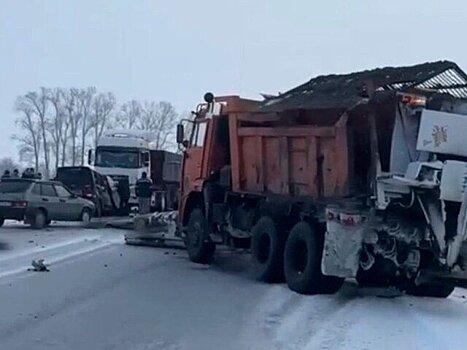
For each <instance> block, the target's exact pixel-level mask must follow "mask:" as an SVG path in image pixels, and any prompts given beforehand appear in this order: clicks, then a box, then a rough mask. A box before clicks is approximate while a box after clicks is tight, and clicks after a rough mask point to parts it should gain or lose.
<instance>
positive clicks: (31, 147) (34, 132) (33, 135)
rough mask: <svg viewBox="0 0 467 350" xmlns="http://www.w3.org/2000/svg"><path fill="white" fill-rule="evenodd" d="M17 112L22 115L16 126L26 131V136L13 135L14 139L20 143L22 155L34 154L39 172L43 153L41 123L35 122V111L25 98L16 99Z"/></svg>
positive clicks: (35, 164) (36, 168)
mask: <svg viewBox="0 0 467 350" xmlns="http://www.w3.org/2000/svg"><path fill="white" fill-rule="evenodd" d="M15 110H16V112H18V113H20V117H18V119H16V125H17V126H18V127H19V128H21V129H22V130H24V131H25V132H26V135H13V139H14V140H17V141H19V143H20V155H23V156H24V155H26V154H28V153H32V154H33V157H34V168H35V170H36V171H37V170H38V169H39V158H40V151H41V136H40V126H39V123H38V122H36V121H35V118H34V110H33V108H32V107H31V106H30V104H29V102H28V101H27V100H26V98H25V97H24V96H19V97H18V98H17V99H16V104H15Z"/></svg>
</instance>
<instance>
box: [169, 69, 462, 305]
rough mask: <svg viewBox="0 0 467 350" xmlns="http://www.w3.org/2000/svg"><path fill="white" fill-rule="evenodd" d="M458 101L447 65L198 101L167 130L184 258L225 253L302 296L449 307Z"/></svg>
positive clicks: (455, 258) (454, 280) (457, 85)
mask: <svg viewBox="0 0 467 350" xmlns="http://www.w3.org/2000/svg"><path fill="white" fill-rule="evenodd" d="M464 98H467V76H466V74H465V73H464V72H463V71H462V70H461V69H460V68H459V67H458V66H457V65H456V64H454V63H452V62H447V61H441V62H434V63H425V64H421V65H417V66H412V67H400V68H383V69H376V70H371V71H364V72H358V73H352V74H346V75H330V76H320V77H317V78H314V79H311V80H310V81H309V82H307V83H305V84H303V85H301V86H299V87H297V88H295V89H292V90H290V91H288V92H286V93H284V94H281V95H279V96H272V97H268V98H266V99H265V100H264V101H253V100H247V99H242V98H239V97H237V96H224V97H215V96H213V95H212V94H210V93H208V94H206V95H205V101H206V103H203V104H200V105H199V106H198V108H197V110H196V112H193V114H194V119H193V120H186V121H184V122H183V123H182V124H180V125H179V126H178V128H177V142H178V143H179V144H180V145H181V146H182V147H183V148H184V158H183V166H182V181H181V200H180V206H179V226H180V228H181V232H182V234H183V237H184V239H185V242H186V246H187V249H188V253H189V257H190V259H191V260H192V261H194V262H197V263H209V262H210V261H211V259H212V257H213V254H214V251H215V246H216V245H217V244H222V245H228V246H231V247H234V248H248V249H251V253H252V257H253V259H252V264H254V270H255V272H256V274H257V277H258V278H259V279H261V280H264V281H267V282H273V281H281V280H283V279H285V281H286V282H287V284H288V285H289V287H290V288H291V289H292V290H294V291H297V292H299V293H304V294H317V293H334V292H336V291H338V290H339V288H340V287H341V285H342V283H343V281H344V279H345V278H356V279H357V281H358V282H359V283H360V284H362V285H372V286H396V287H398V288H400V289H401V290H404V291H406V292H407V293H411V294H416V295H427V296H434V297H446V296H448V295H449V294H450V293H451V291H452V290H453V288H454V286H456V285H464V284H465V280H466V277H465V276H464V273H463V271H464V268H465V267H464V259H463V253H464V240H465V239H466V231H467V215H466V212H467V199H466V197H467V194H466V195H465V196H464V188H465V183H467V142H465V134H466V133H467V117H466V116H465V114H467V104H466V102H465V101H464ZM188 130H190V132H188ZM463 146H464V147H463ZM465 192H467V191H465Z"/></svg>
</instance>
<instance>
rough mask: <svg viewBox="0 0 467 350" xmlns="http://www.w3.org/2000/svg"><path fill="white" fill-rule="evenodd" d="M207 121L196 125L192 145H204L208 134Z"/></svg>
mask: <svg viewBox="0 0 467 350" xmlns="http://www.w3.org/2000/svg"><path fill="white" fill-rule="evenodd" d="M206 128H207V122H199V123H196V124H195V125H194V128H193V135H192V138H191V146H192V147H203V146H204V139H205V136H206Z"/></svg>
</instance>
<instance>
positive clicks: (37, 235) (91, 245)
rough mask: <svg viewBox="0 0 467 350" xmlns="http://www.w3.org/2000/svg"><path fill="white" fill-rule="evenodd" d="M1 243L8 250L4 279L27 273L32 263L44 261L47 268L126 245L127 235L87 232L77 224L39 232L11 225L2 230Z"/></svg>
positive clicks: (0, 260) (1, 262) (0, 262)
mask: <svg viewBox="0 0 467 350" xmlns="http://www.w3.org/2000/svg"><path fill="white" fill-rule="evenodd" d="M0 241H1V242H2V243H3V245H4V246H5V247H6V249H5V250H2V251H1V252H0V278H2V277H6V276H9V275H12V274H17V273H20V272H25V271H27V269H28V268H29V267H31V262H32V260H37V259H44V262H45V263H46V264H47V265H50V264H56V263H59V262H61V261H64V260H67V259H70V258H72V257H74V256H78V255H81V254H86V253H89V252H92V251H95V250H98V249H103V248H105V247H108V246H110V245H112V244H118V243H123V235H122V232H121V231H119V230H115V229H101V230H86V229H83V228H81V227H79V226H76V225H73V224H71V225H67V224H65V225H59V226H56V227H54V226H52V227H50V228H47V229H45V230H41V231H37V230H31V229H29V228H27V227H25V226H22V225H20V224H15V223H8V224H7V225H6V227H3V228H1V229H0Z"/></svg>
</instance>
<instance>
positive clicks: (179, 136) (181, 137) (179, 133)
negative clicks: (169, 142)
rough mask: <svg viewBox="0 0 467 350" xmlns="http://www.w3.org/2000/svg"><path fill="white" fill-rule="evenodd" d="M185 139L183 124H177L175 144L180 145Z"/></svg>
mask: <svg viewBox="0 0 467 350" xmlns="http://www.w3.org/2000/svg"><path fill="white" fill-rule="evenodd" d="M184 138H185V130H184V128H183V124H177V143H178V144H182V143H183V141H184Z"/></svg>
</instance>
